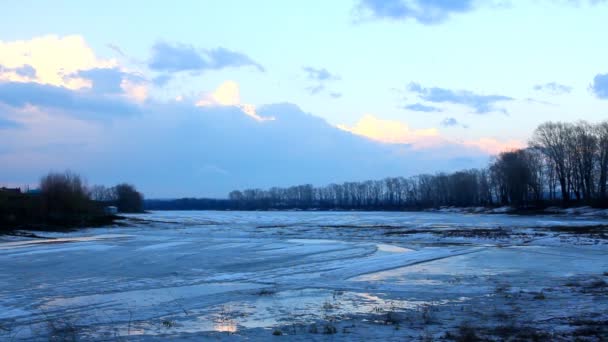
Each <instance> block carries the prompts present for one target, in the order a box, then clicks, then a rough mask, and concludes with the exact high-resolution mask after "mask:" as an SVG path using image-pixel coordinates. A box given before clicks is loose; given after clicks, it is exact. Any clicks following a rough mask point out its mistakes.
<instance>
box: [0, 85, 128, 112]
mask: <svg viewBox="0 0 608 342" xmlns="http://www.w3.org/2000/svg"><path fill="white" fill-rule="evenodd" d="M0 103H2V104H4V105H7V106H10V107H13V108H17V109H19V108H24V107H27V106H35V107H43V108H47V109H52V110H58V111H60V112H61V113H64V114H67V115H72V116H74V117H77V118H80V119H105V118H111V117H116V116H121V115H131V114H136V113H139V108H138V107H137V106H136V105H134V104H132V103H130V102H129V101H128V100H126V99H124V98H121V97H110V96H104V95H102V94H96V93H89V92H84V91H76V90H71V89H68V88H64V87H58V86H53V85H48V84H39V83H33V82H28V83H24V82H0Z"/></svg>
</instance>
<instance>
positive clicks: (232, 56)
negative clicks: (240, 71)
mask: <svg viewBox="0 0 608 342" xmlns="http://www.w3.org/2000/svg"><path fill="white" fill-rule="evenodd" d="M206 53H207V56H208V58H209V60H210V62H211V63H210V65H211V67H212V69H223V68H227V67H233V68H235V67H243V66H253V67H255V68H256V69H258V71H260V72H265V71H266V69H264V67H263V66H261V65H260V64H259V63H257V62H255V61H254V60H252V59H251V58H249V56H247V55H245V54H242V53H240V52H234V51H230V50H228V49H225V48H222V47H218V48H215V49H211V50H207V51H206Z"/></svg>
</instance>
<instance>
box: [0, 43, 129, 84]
mask: <svg viewBox="0 0 608 342" xmlns="http://www.w3.org/2000/svg"><path fill="white" fill-rule="evenodd" d="M0 65H2V66H3V67H2V68H0V81H9V82H34V83H40V84H49V85H53V86H60V87H65V88H69V89H81V88H85V87H90V82H89V81H87V80H84V79H82V78H79V77H70V75H74V74H76V73H78V72H79V71H81V70H90V69H95V68H114V67H117V65H118V63H117V61H116V60H113V59H101V58H98V57H97V56H96V55H95V53H94V52H93V50H92V49H91V48H90V47H89V46H88V45H87V43H86V42H85V40H84V38H83V37H81V36H77V35H72V36H64V37H59V36H56V35H47V36H42V37H36V38H32V39H30V40H18V41H8V42H5V41H0Z"/></svg>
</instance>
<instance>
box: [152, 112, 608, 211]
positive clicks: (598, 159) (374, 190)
mask: <svg viewBox="0 0 608 342" xmlns="http://www.w3.org/2000/svg"><path fill="white" fill-rule="evenodd" d="M607 178H608V121H604V122H601V123H598V124H591V123H588V122H586V121H578V122H576V123H566V122H546V123H543V124H541V125H540V126H538V127H537V128H536V130H535V131H534V133H533V135H532V138H531V139H530V142H529V144H528V147H526V148H523V149H517V150H511V151H506V152H503V153H500V154H499V155H497V156H495V157H493V158H492V160H491V161H490V162H489V165H488V166H487V167H485V168H480V169H470V170H462V171H458V172H453V173H437V174H422V175H417V176H413V177H389V178H385V179H382V180H368V181H363V182H346V183H342V184H329V185H327V186H322V187H315V186H313V185H310V184H304V185H297V186H291V187H286V188H282V187H273V188H270V189H266V190H264V189H246V190H242V191H241V190H235V191H232V192H230V193H229V195H228V199H226V200H213V199H180V200H174V201H155V202H149V203H147V206H148V207H149V208H150V209H175V208H179V209H239V210H268V209H320V210H330V209H357V210H401V209H421V208H431V207H441V206H458V207H468V206H505V205H506V206H514V207H537V208H539V207H543V206H548V205H558V204H559V205H563V206H570V205H583V204H584V205H593V206H601V207H606V206H608V199H607V188H606V186H607Z"/></svg>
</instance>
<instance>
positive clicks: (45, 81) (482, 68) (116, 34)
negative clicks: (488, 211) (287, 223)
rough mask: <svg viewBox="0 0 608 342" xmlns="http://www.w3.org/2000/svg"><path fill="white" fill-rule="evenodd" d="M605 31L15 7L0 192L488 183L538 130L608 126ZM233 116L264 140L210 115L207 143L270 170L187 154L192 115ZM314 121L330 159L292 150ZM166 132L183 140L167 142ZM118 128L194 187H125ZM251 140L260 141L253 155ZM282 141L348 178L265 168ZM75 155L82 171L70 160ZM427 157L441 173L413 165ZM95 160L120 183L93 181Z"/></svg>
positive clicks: (149, 181) (484, 10)
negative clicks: (471, 173)
mask: <svg viewBox="0 0 608 342" xmlns="http://www.w3.org/2000/svg"><path fill="white" fill-rule="evenodd" d="M607 23H608V2H607V1H601V0H600V1H598V0H596V1H593V0H588V1H583V0H581V1H568V0H563V1H558V0H537V1H515V0H513V1H473V0H461V1H445V0H432V1H417V0H385V1H380V0H337V1H289V2H286V1H270V0H268V1H230V0H229V1H221V2H220V1H181V2H178V3H175V4H169V3H167V4H156V3H154V4H151V3H150V2H144V1H129V2H124V1H104V2H103V3H90V2H89V3H87V2H79V1H50V2H45V3H41V2H38V1H20V2H14V3H9V4H5V5H4V6H3V14H2V20H0V44H1V45H0V143H3V147H0V160H2V159H3V163H5V164H7V163H8V164H10V165H11V166H10V167H9V168H8V169H7V168H5V169H4V171H0V182H4V183H6V184H30V183H34V182H35V181H36V179H37V177H38V176H39V175H40V174H41V173H43V172H45V171H46V170H47V169H49V168H53V169H65V168H72V169H75V170H76V171H81V172H83V173H86V174H87V175H88V177H89V178H90V182H93V183H109V182H113V181H121V180H126V181H130V182H134V183H138V180H139V181H140V182H141V183H142V184H143V185H142V187H143V190H144V192H146V193H148V194H150V195H152V196H165V197H166V196H173V195H176V196H178V195H201V196H202V195H210V196H222V195H223V194H225V193H226V192H227V191H228V190H229V189H231V188H238V187H241V186H270V185H272V184H273V183H272V182H273V181H274V182H275V183H277V184H279V183H280V184H284V183H287V182H288V181H289V182H299V183H306V182H314V183H325V182H329V181H347V180H351V179H350V178H349V177H354V178H357V179H359V178H367V177H370V178H371V177H384V176H394V175H399V174H403V175H408V174H410V173H413V172H435V171H441V170H444V169H446V170H447V169H454V168H459V167H473V166H479V165H483V163H484V162H485V161H487V159H488V158H489V157H490V156H491V154H493V153H496V152H499V151H500V150H503V149H508V148H511V147H517V146H523V145H524V144H525V142H526V140H527V139H528V137H529V136H530V134H531V133H532V131H533V130H534V128H535V127H536V126H537V125H538V124H540V123H542V122H544V121H547V120H563V121H575V120H579V119H584V120H589V121H600V120H604V119H606V118H608V116H607V112H608V76H605V75H608V45H607V44H604V43H603V41H604V40H605V38H604V37H603V36H604V35H605V32H606V30H607V29H608V27H607V26H608V24H607ZM33 71H35V72H34V73H32V72H33ZM281 103H282V104H293V105H295V106H297V108H298V109H297V110H295V109H293V108H292V107H289V106H287V107H285V106H286V105H284V107H280V106H279V107H277V106H275V107H271V108H275V109H274V110H273V112H272V113H268V114H266V115H267V116H264V115H261V114H260V113H261V112H263V110H262V109H263V108H264V107H265V106H266V105H271V104H281ZM230 108H231V109H235V110H237V111H240V112H241V114H242V115H243V116H244V117H245V118H246V119H249V120H253V124H254V126H252V127H254V128H255V129H252V128H251V127H249V126H248V125H249V123H242V122H241V120H240V118H239V120H236V119H235V120H236V121H234V122H226V120H227V117H221V116H219V118H218V119H217V120H215V121H212V122H211V121H209V118H208V117H205V118H200V117H199V116H200V115H202V114H200V113H199V116H197V119H200V120H202V121H201V122H197V123H196V125H203V124H204V125H206V126H205V128H204V129H203V128H201V132H202V131H205V130H206V129H209V127H215V128H217V127H223V129H226V130H232V131H231V132H226V136H232V134H234V136H233V138H232V139H234V140H235V141H236V143H237V145H238V144H239V143H240V144H242V145H241V146H244V145H246V144H247V142H248V139H252V140H255V141H258V140H259V141H260V144H261V146H260V148H263V149H265V150H266V152H262V151H260V150H253V151H249V152H248V153H249V154H252V153H253V154H256V153H259V156H260V160H261V161H260V162H259V163H257V162H255V161H253V160H247V162H246V163H245V162H243V163H242V164H239V163H238V161H239V160H243V156H242V155H241V151H239V149H238V148H236V147H231V146H229V145H230V144H228V143H227V142H226V141H224V140H223V138H222V136H221V135H219V136H218V137H216V138H215V139H218V141H211V140H209V139H210V138H209V137H204V138H203V137H201V138H200V139H201V140H200V141H198V142H197V143H196V144H193V143H190V142H189V141H184V140H183V139H181V138H182V136H183V134H180V131H179V129H184V128H183V125H184V122H183V120H188V119H187V117H188V115H190V114H184V113H186V112H187V113H190V112H192V111H199V112H209V111H219V112H223V111H225V110H227V109H230ZM277 108H290V109H289V110H287V109H285V110H287V111H289V112H290V113H291V112H298V113H299V114H293V113H292V114H293V115H284V113H280V112H277ZM177 111H179V112H180V113H176V112H177ZM192 115H195V114H192ZM296 116H297V118H295V117H296ZM272 118H274V119H275V120H271V119H272ZM303 118H307V119H309V120H312V121H315V120H316V119H317V118H320V119H323V120H325V121H324V123H323V124H324V125H325V126H323V128H322V129H323V130H325V129H328V130H329V131H328V132H330V133H327V136H328V137H329V136H331V138H328V140H327V141H325V143H326V144H327V145H318V144H312V141H313V140H314V137H316V136H324V135H323V134H324V133H321V132H317V131H315V130H311V131H309V132H308V136H307V137H309V138H310V139H311V145H306V144H303V143H302V142H301V141H299V142H298V141H290V140H289V139H287V140H283V139H284V137H289V136H293V135H294V134H295V133H294V132H291V131H290V130H294V131H297V130H299V129H300V128H299V126H297V125H295V124H294V122H296V121H298V120H304V119H303ZM180 120H182V121H180ZM218 120H219V121H218ZM282 120H291V121H292V122H289V123H282V122H281V124H280V125H279V123H278V121H282ZM165 121H168V123H167V122H165ZM161 122H162V124H161ZM315 122H316V121H315ZM301 124H302V125H304V123H301ZM163 125H164V127H177V128H173V130H172V131H171V132H165V131H162V128H163ZM255 125H259V126H273V128H272V129H269V128H268V127H257V126H255ZM306 125H308V124H306ZM306 125H304V126H306ZM279 126H280V129H279ZM123 127H131V128H130V129H131V133H130V137H129V138H128V139H127V138H125V139H127V140H128V141H125V142H123V145H121V146H124V144H127V145H129V146H131V145H133V146H132V150H131V153H139V154H140V155H147V154H148V153H149V152H150V151H149V150H148V148H150V144H151V143H150V142H146V143H144V141H147V139H148V138H149V134H150V133H149V132H148V131H146V130H144V128H146V127H148V129H150V130H151V131H154V132H156V134H158V135H163V136H164V137H165V139H167V140H166V141H165V144H166V145H167V146H170V147H171V148H170V149H169V150H170V151H177V150H182V151H187V153H185V154H183V155H182V154H181V153H171V152H169V151H167V152H166V153H168V154H169V155H168V156H163V159H164V160H166V162H168V163H173V164H175V165H177V166H183V167H182V170H183V169H189V170H191V171H190V172H185V173H184V175H183V176H182V177H181V178H182V179H183V183H175V184H174V185H172V186H168V187H167V188H166V189H161V187H160V186H158V185H155V181H156V180H157V179H158V178H159V177H161V176H162V175H160V174H157V173H154V172H152V171H151V170H150V167H151V166H150V163H149V162H150V160H141V161H140V163H139V164H138V165H134V166H133V172H132V173H133V175H136V174H137V173H138V172H144V171H145V172H146V173H147V174H149V175H148V176H146V177H143V178H145V179H138V178H141V177H137V176H127V175H126V172H125V173H124V174H125V175H124V176H121V172H120V166H119V165H118V158H116V157H115V156H117V155H121V154H123V153H124V151H125V149H120V147H118V146H110V145H112V144H111V143H110V142H115V141H119V137H120V136H121V134H123V133H121V132H120V130H121V129H122V128H123ZM179 127H182V128H179ZM307 127H308V126H307ZM311 127H314V128H315V129H321V128H319V126H316V125H311ZM187 128H188V129H190V128H192V127H187ZM215 128H214V129H215ZM258 128H260V129H259V131H258ZM262 128H263V129H262ZM217 129H219V128H217ZM311 129H312V128H311ZM158 130H160V131H158ZM243 130H244V131H243ZM252 131H255V132H256V134H262V135H261V136H259V137H258V136H256V137H247V134H248V133H249V132H252ZM60 132H62V133H60ZM68 132H69V133H68ZM161 133H162V134H161ZM169 133H171V134H169ZM237 133H238V134H237ZM245 133H247V134H245ZM344 134H346V135H344ZM351 138H352V139H355V140H356V142H353V141H351V140H350V139H351ZM9 139H10V140H9ZM301 139H304V138H301ZM345 139H346V140H349V141H350V142H349V143H352V144H353V146H363V145H365V147H360V148H361V149H362V152H358V154H359V155H358V156H352V155H350V153H349V152H352V150H356V149H354V147H353V148H350V149H349V148H348V146H349V145H348V144H347V143H346V142H345ZM273 141H281V142H282V143H284V144H287V145H288V146H289V147H290V148H292V149H293V150H302V155H301V156H300V157H301V158H306V159H307V160H308V164H307V165H312V166H316V167H317V169H319V168H322V167H323V165H325V164H326V163H327V159H331V156H323V157H321V156H322V155H323V153H322V151H321V150H327V149H328V146H330V147H331V148H335V147H336V146H341V147H343V149H336V150H335V151H334V153H335V154H336V155H335V156H334V157H335V159H336V160H341V161H340V163H341V164H340V163H339V165H338V164H336V165H337V166H336V165H335V167H336V168H339V170H332V171H331V173H332V174H331V175H329V173H330V171H325V172H319V175H318V176H314V177H312V176H310V177H309V176H307V175H310V174H311V173H310V172H301V171H300V170H299V169H298V168H296V167H295V166H294V167H293V168H291V169H289V168H288V169H285V170H284V171H283V172H282V174H281V175H279V174H276V175H273V171H272V167H269V168H268V169H267V168H266V167H267V166H264V167H262V165H261V164H262V163H266V164H270V165H271V166H272V165H277V164H285V160H286V159H285V158H286V156H287V155H288V153H287V152H285V154H281V153H279V152H277V151H275V149H276V148H277V147H276V144H273V143H272V142H273ZM366 144H367V145H366ZM193 145H196V146H197V149H194V148H193ZM262 145H263V146H262ZM304 145H306V146H307V148H308V149H307V150H305V149H303V146H304ZM66 146H71V147H66ZM208 146H214V153H216V152H217V153H220V154H227V155H228V157H222V158H220V157H219V156H218V157H217V158H215V157H214V158H215V159H214V158H211V157H209V158H210V159H209V160H207V159H205V158H202V159H205V160H200V158H201V157H198V158H199V162H198V163H199V164H200V165H195V166H193V165H192V157H194V156H195V155H197V153H198V152H199V151H205V148H206V147H208ZM71 148H74V149H77V151H76V150H75V151H74V153H73V154H72V155H73V158H70V159H69V160H63V157H62V154H63V153H65V151H66V149H68V150H69V149H71ZM404 148H405V149H407V151H404V150H403V149H404ZM114 149H115V150H114ZM380 150H381V151H382V152H379V151H380ZM218 151H219V152H218ZM269 151H275V152H269ZM363 151H365V153H369V155H366V154H365V153H364V152H363ZM421 151H426V153H423V152H421ZM430 152H432V153H431V156H432V157H433V159H432V160H428V161H427V162H419V160H420V158H421V157H420V156H421V155H425V154H427V155H428V154H429V153H430ZM265 153H269V155H266V154H265ZM172 154H174V155H173V156H172ZM202 154H205V153H202ZM338 154H339V156H338ZM91 155H98V156H101V155H103V156H104V158H106V159H104V163H105V164H106V165H112V166H113V167H110V168H104V169H103V170H102V168H101V167H93V166H91V165H92V163H91V161H90V156H91ZM207 155H209V154H208V153H207ZM349 155H350V156H349ZM150 158H153V157H152V156H150ZM264 158H266V159H264ZM362 159H364V161H362ZM385 159H386V160H387V161H386V163H389V164H390V165H388V164H386V163H385V162H384V161H383V160H385ZM433 160H434V161H433ZM451 160H456V161H459V162H454V163H449V161H451ZM463 160H466V161H467V162H466V163H462V162H460V161H463ZM389 161H390V162H389ZM357 163H369V164H370V167H369V170H368V171H357V172H354V171H352V170H350V169H353V168H357V165H358V164H357ZM375 163H378V165H383V166H382V167H383V168H384V169H383V170H378V168H374V167H373V166H374V164H375ZM391 163H392V164H391ZM340 165H342V166H340ZM412 165H417V167H412ZM422 165H424V167H422ZM418 166H420V167H418ZM345 168H349V170H350V171H345ZM362 169H365V168H362ZM192 170H198V171H192ZM200 170H204V172H203V176H204V178H206V179H216V180H215V181H213V180H209V181H208V182H198V183H197V184H199V186H198V187H196V188H193V187H191V186H189V185H188V183H189V182H190V183H192V182H193V181H192V180H194V179H199V178H200V177H203V176H200V172H201V171H200ZM237 170H239V171H237ZM243 170H250V171H251V172H243ZM262 171H263V172H264V173H265V176H264V177H262V176H260V172H262ZM285 173H289V174H290V176H289V177H284V176H282V175H284V174H285ZM324 175H325V176H324ZM121 177H123V178H126V179H122V178H121ZM129 177H131V178H129ZM219 178H222V179H223V180H222V181H217V179H219ZM218 183H221V184H222V185H221V186H218V185H217V184H218Z"/></svg>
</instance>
